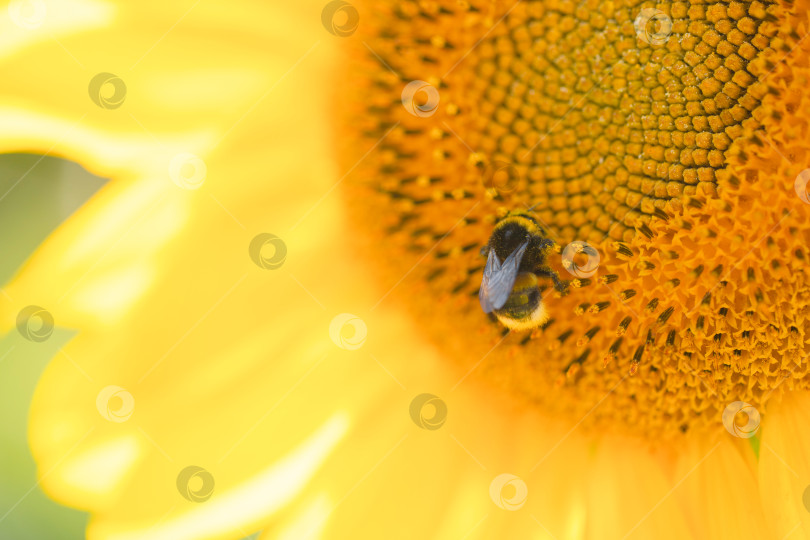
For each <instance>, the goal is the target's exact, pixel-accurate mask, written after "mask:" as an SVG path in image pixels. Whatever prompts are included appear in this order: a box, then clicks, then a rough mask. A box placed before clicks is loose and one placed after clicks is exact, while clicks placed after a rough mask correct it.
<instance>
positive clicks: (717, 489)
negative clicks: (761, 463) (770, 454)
mask: <svg viewBox="0 0 810 540" xmlns="http://www.w3.org/2000/svg"><path fill="white" fill-rule="evenodd" d="M707 439H708V440H706V439H704V440H699V439H697V440H694V439H693V440H689V441H688V442H687V445H686V446H685V447H684V448H678V453H679V456H678V462H677V467H676V468H675V470H674V471H673V472H674V475H675V479H676V480H677V481H680V482H681V484H680V485H679V486H678V488H677V490H676V491H675V492H674V493H673V495H674V496H676V497H677V499H678V500H679V502H680V504H681V506H682V507H683V508H684V513H685V514H686V516H687V518H688V523H689V525H690V532H691V534H692V536H693V537H695V538H701V537H706V538H718V539H721V538H727V539H729V540H731V539H734V538H770V537H771V533H770V527H769V525H768V523H767V521H766V520H765V516H764V514H763V512H762V505H761V504H760V500H759V492H758V485H757V481H756V460H755V457H754V454H753V452H752V450H751V447H750V445H749V444H748V440H747V439H739V438H734V437H731V436H730V435H729V434H727V433H723V434H722V435H721V436H720V438H719V440H712V439H711V438H707ZM698 464H699V465H698ZM696 465H697V466H696Z"/></svg>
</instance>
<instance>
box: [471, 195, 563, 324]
mask: <svg viewBox="0 0 810 540" xmlns="http://www.w3.org/2000/svg"><path fill="white" fill-rule="evenodd" d="M553 247H554V242H553V241H552V240H551V239H550V238H548V233H547V232H546V230H545V229H543V227H541V226H540V224H539V223H538V222H537V220H536V219H535V218H533V217H532V216H531V215H530V214H529V213H528V212H527V211H522V210H521V211H515V212H509V213H508V214H507V215H506V216H505V217H504V218H503V219H501V220H500V221H498V223H496V224H495V229H494V230H493V231H492V236H490V238H489V241H488V242H487V244H486V245H485V246H484V247H483V249H482V250H481V253H482V254H485V255H487V264H486V266H485V267H484V278H483V280H482V281H481V289H480V290H479V291H478V299H479V301H480V302H481V307H482V308H483V309H484V313H494V314H495V316H496V317H497V318H498V320H499V321H500V322H501V323H502V324H503V325H504V326H506V327H507V328H509V329H511V330H528V329H531V328H535V327H537V326H540V325H541V324H543V323H545V322H546V321H547V320H548V313H547V311H546V308H545V305H544V304H543V299H542V296H541V294H540V287H539V281H538V278H539V277H547V278H550V279H551V280H552V281H553V282H554V288H555V289H556V290H558V291H560V292H565V291H566V289H567V286H568V284H567V283H566V282H565V281H562V280H561V279H560V276H559V275H558V274H557V272H555V271H554V270H552V269H551V268H550V267H549V266H548V264H547V262H546V261H547V258H548V254H549V252H550V251H551V250H552V249H553ZM501 261H503V262H501Z"/></svg>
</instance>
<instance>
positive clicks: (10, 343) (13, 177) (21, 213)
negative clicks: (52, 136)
mask: <svg viewBox="0 0 810 540" xmlns="http://www.w3.org/2000/svg"><path fill="white" fill-rule="evenodd" d="M103 184H104V180H103V179H101V178H98V177H96V176H94V175H92V174H90V173H88V172H87V171H85V170H84V169H83V168H82V167H80V166H79V165H77V164H75V163H72V162H69V161H65V160H61V159H57V158H52V157H44V156H39V155H33V154H2V155H0V246H1V248H0V287H2V285H4V284H5V283H7V282H8V281H9V280H10V279H11V277H12V276H13V275H14V274H15V273H16V272H17V271H18V270H19V268H20V266H22V265H23V263H24V262H25V260H26V259H27V258H28V256H29V255H30V254H31V253H32V252H33V250H34V249H35V248H36V246H37V245H39V244H40V243H41V242H42V241H43V240H44V239H45V237H46V236H47V235H48V233H50V232H51V231H52V230H53V229H55V228H56V227H57V225H59V224H60V223H61V222H62V221H64V220H65V219H66V218H67V217H68V216H70V214H72V213H73V212H74V211H75V210H76V208H78V207H79V206H80V205H81V204H82V203H83V202H85V201H86V200H87V199H88V198H90V196H92V195H93V193H95V192H96V190H98V188H100V187H101V186H102V185H103ZM2 294H3V293H0V295H2ZM4 301H6V299H5V298H0V302H4ZM57 324H58V321H57ZM71 334H72V333H71V332H70V331H68V330H64V329H60V328H57V329H56V330H55V331H54V333H53V335H52V336H51V338H50V339H48V340H46V341H44V342H42V343H35V342H31V341H27V340H25V339H23V338H22V336H20V335H19V334H18V333H17V332H10V333H9V334H7V335H5V336H3V337H2V338H0V538H2V539H4V540H5V539H8V540H29V539H37V540H40V539H42V540H47V539H54V540H63V539H65V540H67V539H80V538H84V528H85V524H86V522H87V515H86V514H85V513H83V512H79V511H76V510H72V509H70V508H66V507H64V506H61V505H59V504H57V503H55V502H53V501H52V500H50V499H49V498H47V497H46V496H45V494H44V493H43V492H42V490H41V489H40V488H39V486H38V485H37V477H36V469H35V467H34V460H33V458H32V457H31V452H30V450H29V448H28V438H27V426H28V408H29V404H30V403H31V396H32V395H33V393H34V387H35V385H36V383H37V380H38V379H39V375H40V373H42V370H43V369H44V368H45V365H46V364H47V363H48V361H49V360H50V359H51V358H52V357H53V356H54V355H55V354H56V352H57V351H58V350H59V348H60V347H61V346H62V345H64V344H65V343H66V342H67V341H68V340H69V339H70V337H71Z"/></svg>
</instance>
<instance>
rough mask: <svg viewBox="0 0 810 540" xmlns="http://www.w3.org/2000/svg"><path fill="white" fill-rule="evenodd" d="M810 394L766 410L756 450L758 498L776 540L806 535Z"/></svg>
mask: <svg viewBox="0 0 810 540" xmlns="http://www.w3.org/2000/svg"><path fill="white" fill-rule="evenodd" d="M808 426H810V394H808V393H807V392H791V393H789V394H788V395H787V396H786V397H785V398H784V399H783V400H782V401H781V403H779V404H774V405H772V406H770V407H768V414H767V416H766V417H765V420H764V421H763V426H762V442H761V445H760V449H759V495H760V499H761V501H762V507H763V510H764V511H765V516H766V517H767V518H768V521H769V524H770V527H771V530H772V531H773V532H774V537H776V538H805V537H807V536H808V535H810V492H808V488H810V431H808Z"/></svg>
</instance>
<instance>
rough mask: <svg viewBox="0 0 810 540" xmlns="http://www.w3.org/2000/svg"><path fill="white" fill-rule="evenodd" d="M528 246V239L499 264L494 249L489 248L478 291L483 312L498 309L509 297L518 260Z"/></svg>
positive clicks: (518, 264)
mask: <svg viewBox="0 0 810 540" xmlns="http://www.w3.org/2000/svg"><path fill="white" fill-rule="evenodd" d="M527 247H529V242H528V240H527V241H526V242H524V243H522V244H521V245H520V247H518V248H517V249H516V250H515V251H513V252H512V254H511V255H509V256H508V257H507V258H506V260H505V261H504V262H503V264H501V263H500V262H499V261H498V256H497V255H495V250H494V249H490V250H489V256H488V257H487V265H486V266H485V267H484V279H483V280H482V281H481V289H480V290H479V291H478V300H479V302H480V303H481V308H483V310H484V313H491V312H492V311H493V310H496V309H500V308H502V307H503V305H504V304H505V303H506V300H507V299H509V293H511V292H512V287H514V286H515V280H516V279H517V275H518V268H520V261H522V260H523V254H524V253H525V252H526V248H527Z"/></svg>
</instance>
